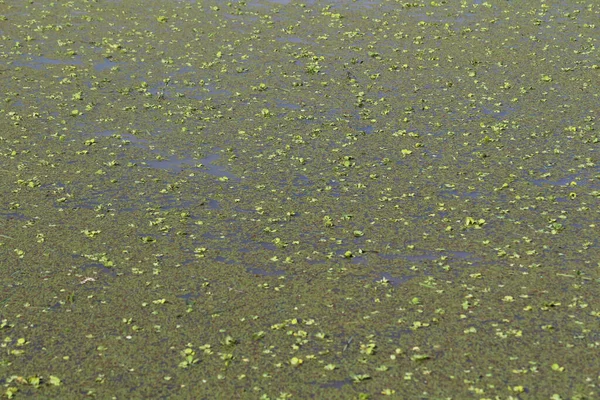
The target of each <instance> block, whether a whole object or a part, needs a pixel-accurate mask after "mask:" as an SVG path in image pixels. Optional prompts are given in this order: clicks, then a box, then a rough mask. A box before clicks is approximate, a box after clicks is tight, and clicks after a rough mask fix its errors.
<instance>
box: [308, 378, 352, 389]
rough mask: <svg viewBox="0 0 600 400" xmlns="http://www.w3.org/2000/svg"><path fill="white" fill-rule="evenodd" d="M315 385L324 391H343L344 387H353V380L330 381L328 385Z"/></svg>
mask: <svg viewBox="0 0 600 400" xmlns="http://www.w3.org/2000/svg"><path fill="white" fill-rule="evenodd" d="M315 384H318V385H319V387H320V388H322V389H342V388H343V387H344V386H347V385H351V384H352V379H341V380H334V381H329V382H326V383H316V382H315Z"/></svg>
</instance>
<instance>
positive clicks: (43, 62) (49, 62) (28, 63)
mask: <svg viewBox="0 0 600 400" xmlns="http://www.w3.org/2000/svg"><path fill="white" fill-rule="evenodd" d="M14 65H15V66H18V67H29V68H33V69H39V70H43V69H46V67H48V66H54V65H58V66H60V65H73V66H77V65H83V62H82V61H81V57H79V56H77V57H75V58H72V59H68V60H59V59H55V58H49V57H45V56H32V57H26V59H25V61H17V62H15V63H14Z"/></svg>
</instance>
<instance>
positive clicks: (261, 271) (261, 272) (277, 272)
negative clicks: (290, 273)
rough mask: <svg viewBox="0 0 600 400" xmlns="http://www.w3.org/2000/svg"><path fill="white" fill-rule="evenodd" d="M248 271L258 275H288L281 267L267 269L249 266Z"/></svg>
mask: <svg viewBox="0 0 600 400" xmlns="http://www.w3.org/2000/svg"><path fill="white" fill-rule="evenodd" d="M246 271H247V272H248V273H250V274H252V275H258V276H286V275H287V272H286V271H283V270H280V269H267V268H259V267H248V268H246Z"/></svg>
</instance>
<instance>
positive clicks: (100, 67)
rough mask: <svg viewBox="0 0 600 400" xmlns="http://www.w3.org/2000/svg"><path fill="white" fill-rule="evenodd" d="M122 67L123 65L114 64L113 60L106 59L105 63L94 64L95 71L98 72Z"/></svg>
mask: <svg viewBox="0 0 600 400" xmlns="http://www.w3.org/2000/svg"><path fill="white" fill-rule="evenodd" d="M119 65H122V63H118V62H114V61H112V60H109V59H108V58H107V59H104V60H103V61H100V62H97V63H95V64H94V70H95V71H98V72H103V71H106V70H107V69H111V68H113V67H118V66H119Z"/></svg>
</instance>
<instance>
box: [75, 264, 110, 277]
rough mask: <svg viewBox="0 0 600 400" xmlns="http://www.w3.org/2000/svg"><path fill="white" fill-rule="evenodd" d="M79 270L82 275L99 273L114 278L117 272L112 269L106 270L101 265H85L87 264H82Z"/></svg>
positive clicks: (106, 268)
mask: <svg viewBox="0 0 600 400" xmlns="http://www.w3.org/2000/svg"><path fill="white" fill-rule="evenodd" d="M81 270H82V272H84V273H90V272H92V273H94V274H96V273H98V272H101V273H102V274H106V275H109V276H112V277H116V276H117V272H116V271H115V270H114V269H112V268H108V267H106V266H105V265H104V264H102V263H87V264H83V265H81Z"/></svg>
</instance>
